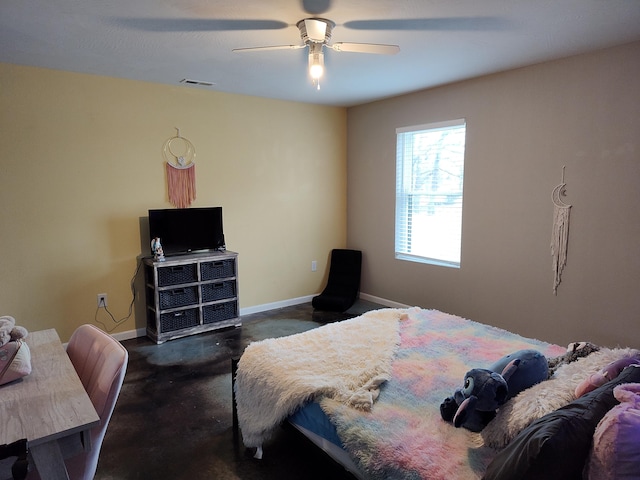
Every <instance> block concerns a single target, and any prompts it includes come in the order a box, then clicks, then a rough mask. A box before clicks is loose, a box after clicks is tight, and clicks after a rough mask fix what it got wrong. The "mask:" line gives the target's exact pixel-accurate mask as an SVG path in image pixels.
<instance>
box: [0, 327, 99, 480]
mask: <svg viewBox="0 0 640 480" xmlns="http://www.w3.org/2000/svg"><path fill="white" fill-rule="evenodd" d="M26 342H27V345H29V349H30V350H31V368H32V372H31V374H30V375H28V376H26V377H24V378H22V379H21V380H18V381H17V382H13V383H11V384H8V385H2V386H0V422H1V427H0V445H2V444H8V443H12V442H14V441H16V440H20V439H22V438H26V439H27V440H28V444H29V451H30V454H31V459H30V461H33V462H34V463H35V465H36V467H37V468H38V472H39V473H40V477H41V478H42V480H49V479H53V480H59V479H60V480H66V479H68V478H69V476H68V474H67V469H66V467H65V465H64V460H63V459H64V458H66V457H69V456H71V455H73V454H75V453H78V452H80V451H82V450H90V449H91V441H90V435H89V430H90V429H91V428H93V427H94V426H96V425H97V424H98V423H99V422H100V419H99V417H98V414H97V413H96V410H95V408H93V404H92V403H91V400H90V399H89V396H88V395H87V392H86V391H85V390H84V387H83V386H82V382H81V381H80V378H79V377H78V374H77V373H76V371H75V369H74V367H73V364H72V363H71V360H69V357H68V356H67V352H66V351H65V349H64V346H63V345H62V343H61V342H60V337H59V336H58V334H57V332H56V331H55V330H53V329H50V330H42V331H38V332H30V333H29V336H28V337H27V340H26Z"/></svg>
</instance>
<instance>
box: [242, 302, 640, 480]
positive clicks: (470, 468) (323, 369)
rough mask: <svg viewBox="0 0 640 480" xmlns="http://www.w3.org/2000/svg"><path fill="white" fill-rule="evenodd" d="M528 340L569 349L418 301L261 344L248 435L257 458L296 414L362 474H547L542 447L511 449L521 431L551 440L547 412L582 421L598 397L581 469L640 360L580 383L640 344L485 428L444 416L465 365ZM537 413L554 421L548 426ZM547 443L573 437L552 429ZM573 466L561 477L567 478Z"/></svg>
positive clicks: (563, 427) (248, 360) (246, 385)
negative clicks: (600, 381)
mask: <svg viewBox="0 0 640 480" xmlns="http://www.w3.org/2000/svg"><path fill="white" fill-rule="evenodd" d="M529 348H532V349H536V350H538V351H540V352H542V353H543V354H544V355H545V356H546V357H547V358H554V357H558V356H561V355H563V354H565V352H566V347H561V346H559V345H553V344H549V343H546V342H543V341H540V340H536V339H531V338H525V337H522V336H520V335H517V334H515V333H511V332H508V331H505V330H502V329H499V328H495V327H492V326H488V325H484V324H481V323H478V322H474V321H471V320H467V319H464V318H461V317H457V316H454V315H450V314H447V313H444V312H440V311H437V310H425V309H420V308H408V309H381V310H374V311H371V312H367V313H366V314H364V315H362V316H360V317H357V318H353V319H350V320H346V321H343V322H340V323H335V324H329V325H325V326H323V327H320V328H317V329H314V330H311V331H308V332H304V333H300V334H296V335H291V336H289V337H282V338H277V339H267V340H263V341H260V342H255V343H252V344H250V345H249V346H248V347H247V349H246V350H245V352H244V353H243V355H242V357H241V358H240V361H239V363H238V365H237V372H236V374H235V382H234V390H235V392H234V393H235V400H236V407H237V415H238V423H239V426H240V429H241V432H242V440H243V442H244V444H245V446H246V447H248V448H255V449H256V454H257V456H258V457H260V455H261V454H262V447H263V445H264V444H265V443H266V442H268V440H269V438H270V436H271V435H272V434H273V432H274V431H275V429H276V428H278V427H279V425H280V424H281V423H282V422H284V421H289V422H290V423H292V424H293V425H294V426H295V427H296V428H298V429H299V430H300V431H301V432H302V433H303V434H305V435H306V436H308V437H309V438H310V439H311V440H312V441H313V442H314V443H315V444H316V445H318V446H319V447H320V448H322V449H323V450H325V451H326V452H327V453H329V454H330V455H331V456H332V457H333V458H334V459H335V460H336V461H338V462H340V463H342V464H343V465H344V466H345V468H347V469H348V470H349V471H350V472H351V473H353V475H354V476H355V477H356V478H360V479H389V478H393V479H406V480H414V479H448V480H450V479H464V480H468V479H481V478H486V479H492V480H493V479H502V478H505V479H506V478H510V477H511V478H514V477H513V475H514V474H515V473H514V472H517V475H518V478H519V477H522V478H536V475H540V472H539V471H538V473H535V472H534V473H531V472H533V470H532V468H533V467H535V468H540V467H539V465H546V464H548V462H547V461H546V459H545V458H542V453H541V454H540V458H539V459H538V458H533V459H532V458H531V455H530V454H528V455H522V452H523V451H529V452H530V451H531V444H526V443H525V444H524V445H520V446H519V447H518V450H517V451H513V450H514V448H512V445H518V442H520V443H522V440H521V436H522V435H524V434H527V435H530V432H529V430H531V429H532V428H533V429H534V435H533V437H534V438H538V439H539V437H540V433H539V432H540V429H544V432H545V433H544V435H545V442H547V440H548V437H549V435H548V434H547V433H548V431H549V428H550V427H549V423H548V421H547V420H546V418H547V416H548V415H552V414H553V413H555V412H556V411H557V410H558V409H560V410H562V409H564V410H562V415H561V417H562V421H566V418H565V417H566V416H567V411H568V412H569V413H571V414H572V415H574V416H572V417H571V419H570V421H571V422H573V423H572V425H574V424H575V422H576V420H575V416H576V415H577V416H579V417H580V418H579V421H580V422H583V420H584V418H583V417H584V416H585V414H584V412H585V411H587V412H595V411H596V408H595V407H593V406H594V405H595V406H598V407H599V410H598V414H597V415H596V414H593V415H592V414H590V415H588V416H589V418H588V419H587V420H588V421H589V422H588V423H589V425H588V426H587V427H586V431H587V432H588V433H587V434H585V435H582V438H581V442H582V443H580V445H578V446H576V448H578V447H579V448H578V449H581V450H580V452H581V453H580V455H583V456H584V458H582V459H580V458H578V460H576V461H581V462H582V463H581V464H580V465H579V468H580V469H582V468H583V467H584V465H586V464H587V463H588V462H587V460H588V459H587V457H588V456H589V455H590V453H589V452H591V451H592V450H591V444H592V442H591V437H592V436H593V429H595V427H596V424H597V423H598V422H599V421H600V419H601V418H602V416H604V415H605V414H606V413H607V412H608V411H609V410H610V409H611V408H612V407H613V406H614V405H615V404H616V403H619V402H618V401H617V400H615V399H614V397H613V393H612V392H613V389H614V388H615V387H616V386H617V385H618V384H619V383H631V382H638V381H640V368H631V367H629V368H627V369H625V372H627V370H629V373H627V374H626V376H625V377H624V379H622V380H620V381H618V383H615V384H614V380H612V381H610V382H609V381H608V383H606V384H605V385H602V386H598V388H595V389H593V391H591V392H589V393H588V394H587V395H585V396H584V397H581V398H579V399H576V397H575V395H574V392H575V389H576V387H577V386H578V385H581V384H583V383H584V382H585V381H587V380H588V379H589V378H590V377H591V375H593V374H595V373H596V372H598V371H600V370H601V369H602V368H603V367H605V366H607V365H609V364H610V363H611V362H613V361H615V360H618V359H620V358H632V357H637V358H640V352H638V351H637V350H633V349H619V348H616V349H607V348H602V349H601V350H600V351H597V352H594V353H592V354H590V355H588V356H586V357H584V358H580V359H578V360H577V361H575V362H572V363H567V364H566V365H562V366H560V368H558V369H557V370H556V371H555V373H554V375H553V377H551V378H550V379H549V380H546V381H544V382H542V383H540V384H538V385H535V386H533V387H531V388H530V389H528V390H525V391H524V392H522V393H521V394H519V395H518V396H517V397H515V398H513V399H511V400H509V402H507V404H505V405H504V406H503V407H501V408H500V409H499V411H498V414H497V416H496V418H495V419H494V420H492V421H491V422H490V423H489V425H488V426H487V427H486V428H485V429H484V430H482V432H480V433H474V432H471V431H468V430H466V429H464V428H455V427H454V426H453V425H452V424H450V423H448V422H445V421H444V420H443V419H442V417H441V415H440V404H441V402H442V401H443V400H444V399H445V398H446V397H448V396H450V395H451V394H452V393H453V391H454V390H455V389H456V388H458V387H459V386H460V383H461V382H462V379H463V378H464V375H465V373H466V372H467V371H468V370H469V369H470V368H474V367H483V366H487V365H490V364H491V363H493V362H494V361H495V360H496V359H498V358H500V357H502V356H504V355H506V354H508V353H511V352H514V351H516V350H520V349H529ZM622 376H623V374H622V373H621V374H620V377H622ZM610 384H611V385H610ZM603 389H604V390H603ZM612 399H613V400H612ZM581 400H585V401H588V402H590V403H589V408H588V409H585V408H584V407H583V406H578V407H575V408H574V407H573V403H574V402H580V401H581ZM592 407H593V408H592ZM574 410H575V412H574ZM600 411H602V414H601V415H600ZM576 412H577V414H576ZM552 420H553V422H555V423H553V428H552V430H553V431H554V432H556V431H559V432H565V431H567V430H569V429H568V428H567V424H566V423H560V420H557V419H552ZM540 421H546V422H547V423H543V426H542V427H541V426H538V423H540ZM583 423H584V422H583ZM527 432H529V433H527ZM552 440H558V441H563V442H565V443H566V442H567V440H566V439H563V438H559V437H557V435H556V437H554V438H552ZM578 443H579V442H578ZM636 443H637V442H636ZM551 444H552V442H551V441H549V442H547V445H551ZM572 445H573V444H572ZM585 445H586V447H585ZM538 447H539V450H540V451H542V450H544V449H543V448H542V446H541V445H538ZM585 448H587V452H586V453H584V449H585ZM565 453H566V452H565ZM545 454H546V453H545ZM265 455H268V450H267V451H266V452H265ZM580 455H576V457H579V456H580ZM636 458H637V457H636ZM633 461H634V462H637V461H638V460H633ZM536 462H537V463H536ZM532 464H533V467H532ZM536 465H537V466H536ZM632 466H633V467H638V468H640V465H639V464H637V463H635V465H632ZM545 468H547V467H545ZM572 468H573V469H574V470H575V469H577V468H578V466H576V465H573V466H572ZM505 469H506V470H505ZM635 471H637V469H636V470H635ZM547 473H548V472H547ZM566 473H567V472H564V471H563V472H562V475H563V476H562V477H560V476H559V477H557V478H563V479H564V478H567V475H566ZM527 475H533V476H527ZM545 475H546V473H545ZM538 478H540V477H538ZM548 478H554V477H553V475H551V476H549V477H548ZM568 478H571V476H570V475H569V477H568ZM630 478H631V477H630Z"/></svg>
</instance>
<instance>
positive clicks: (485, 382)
mask: <svg viewBox="0 0 640 480" xmlns="http://www.w3.org/2000/svg"><path fill="white" fill-rule="evenodd" d="M547 378H548V364H547V359H546V357H545V356H544V355H543V354H542V353H540V352H538V351H537V350H518V351H517V352H514V353H512V354H509V355H506V356H504V357H502V358H501V359H500V360H498V361H497V362H495V363H494V364H493V365H491V366H490V367H489V368H487V369H484V368H474V369H472V370H470V371H468V372H467V374H466V375H465V377H464V386H463V387H462V388H459V389H457V390H456V391H455V392H454V394H453V396H451V397H447V398H445V400H444V402H442V404H440V414H441V416H442V418H443V419H444V420H445V421H447V422H453V425H454V426H455V427H456V428H457V427H464V428H466V429H467V430H471V431H472V432H479V431H481V430H482V429H483V428H484V427H485V426H486V425H487V424H488V423H489V422H490V421H491V420H493V418H494V417H495V415H496V410H497V409H498V408H499V407H500V406H501V405H503V404H504V403H505V402H506V401H507V400H509V399H510V398H511V397H515V396H516V395H517V394H518V393H520V392H521V391H523V390H525V389H527V388H529V387H531V386H533V385H535V384H537V383H540V382H541V381H543V380H546V379H547Z"/></svg>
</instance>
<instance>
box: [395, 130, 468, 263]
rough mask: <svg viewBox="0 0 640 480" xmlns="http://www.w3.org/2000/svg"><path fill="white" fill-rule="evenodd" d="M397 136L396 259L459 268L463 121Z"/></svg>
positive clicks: (406, 131) (406, 132) (398, 133)
mask: <svg viewBox="0 0 640 480" xmlns="http://www.w3.org/2000/svg"><path fill="white" fill-rule="evenodd" d="M396 133H397V153H396V230H395V237H396V238H395V255H396V258H398V259H402V260H410V261H415V262H423V263H432V264H436V265H445V266H450V267H457V268H459V267H460V251H461V241H462V186H463V178H464V146H465V133H466V127H465V121H464V120H453V121H449V122H441V123H433V124H429V125H420V126H416V127H405V128H399V129H397V130H396Z"/></svg>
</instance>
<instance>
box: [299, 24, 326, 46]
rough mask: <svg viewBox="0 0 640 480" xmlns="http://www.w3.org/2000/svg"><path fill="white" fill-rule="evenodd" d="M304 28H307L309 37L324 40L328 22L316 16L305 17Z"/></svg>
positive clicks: (320, 41) (316, 40)
mask: <svg viewBox="0 0 640 480" xmlns="http://www.w3.org/2000/svg"><path fill="white" fill-rule="evenodd" d="M304 28H305V29H306V30H307V37H309V40H311V41H312V42H319V43H322V42H324V37H325V35H326V34H327V23H326V22H323V21H322V20H317V19H315V18H305V19H304Z"/></svg>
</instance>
